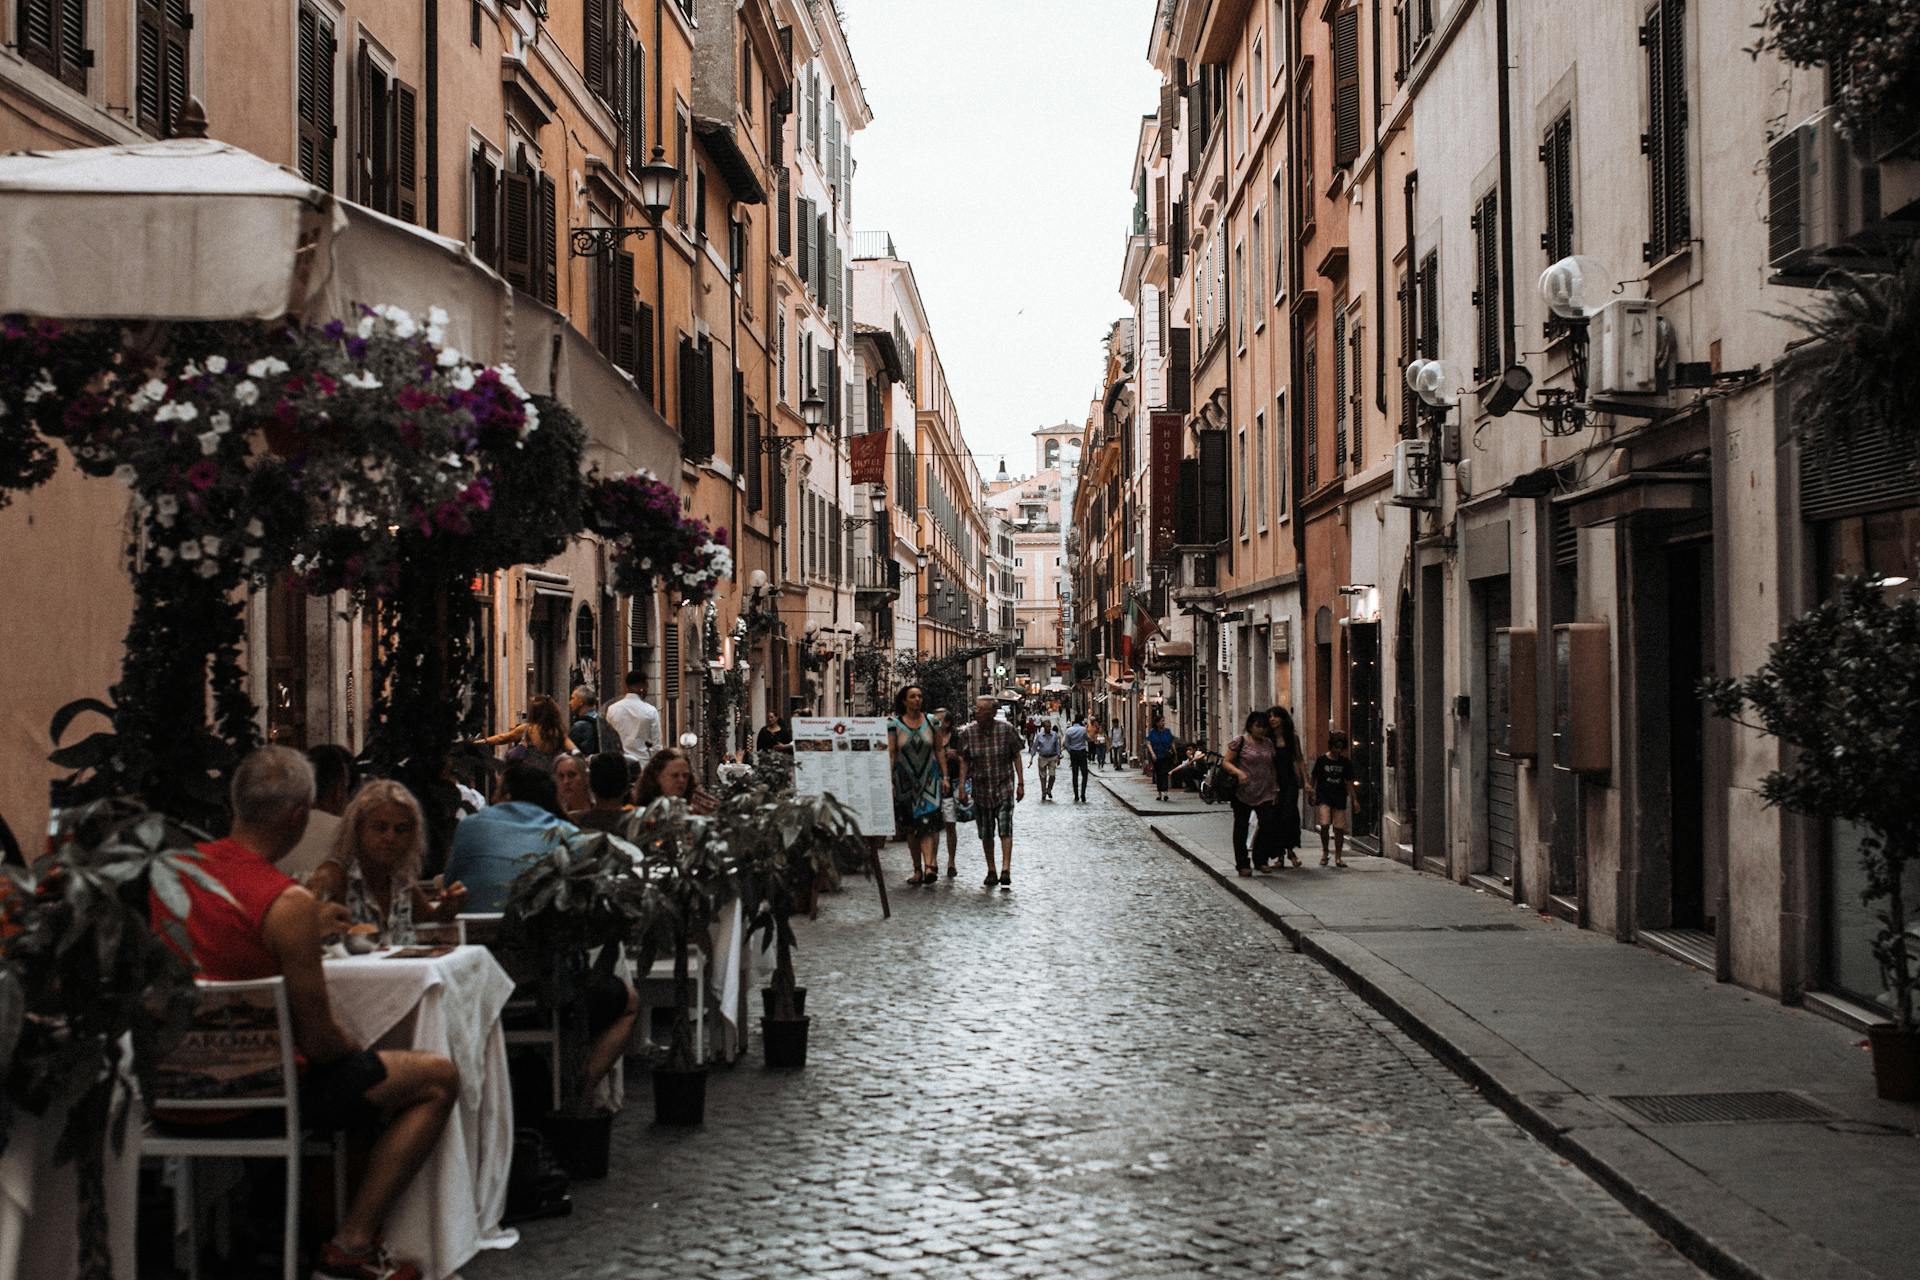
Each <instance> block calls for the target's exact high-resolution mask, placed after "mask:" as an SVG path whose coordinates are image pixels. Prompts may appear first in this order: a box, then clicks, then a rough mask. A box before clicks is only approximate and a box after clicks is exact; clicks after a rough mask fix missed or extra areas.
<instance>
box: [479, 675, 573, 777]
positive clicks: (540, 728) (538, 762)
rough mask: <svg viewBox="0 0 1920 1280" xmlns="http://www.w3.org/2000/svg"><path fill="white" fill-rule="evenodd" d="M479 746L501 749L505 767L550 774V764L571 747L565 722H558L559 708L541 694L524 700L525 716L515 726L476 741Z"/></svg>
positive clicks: (551, 766) (559, 720) (560, 720)
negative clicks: (526, 766) (504, 752)
mask: <svg viewBox="0 0 1920 1280" xmlns="http://www.w3.org/2000/svg"><path fill="white" fill-rule="evenodd" d="M480 745H482V746H486V747H501V746H504V747H506V748H507V763H508V764H530V765H532V766H534V767H535V768H537V769H545V770H546V771H548V772H549V773H551V772H552V771H553V762H554V761H555V760H556V759H558V758H559V757H560V754H561V753H562V752H563V751H566V750H567V749H568V748H569V747H570V746H571V745H572V743H571V742H570V741H569V740H568V738H567V726H566V722H565V721H563V720H562V719H561V718H560V704H559V703H557V702H555V701H554V700H553V699H552V698H550V697H548V696H547V695H546V694H544V693H536V694H534V695H533V696H532V697H531V698H528V699H527V710H526V714H525V715H524V716H522V717H521V720H520V723H519V724H516V725H514V726H513V728H511V729H507V730H505V731H503V732H500V733H496V734H494V735H493V736H492V737H488V738H482V739H480Z"/></svg>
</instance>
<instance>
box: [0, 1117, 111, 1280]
mask: <svg viewBox="0 0 1920 1280" xmlns="http://www.w3.org/2000/svg"><path fill="white" fill-rule="evenodd" d="M64 1122H65V1116H64V1115H54V1116H48V1117H46V1118H45V1119H40V1118H36V1117H34V1116H29V1115H21V1116H18V1117H16V1118H15V1120H14V1125H13V1135H12V1137H11V1138H10V1139H9V1140H8V1142H7V1150H6V1154H5V1155H3V1156H0V1280H16V1278H17V1280H73V1276H74V1275H75V1274H76V1273H77V1272H78V1270H79V1258H80V1250H79V1247H78V1246H77V1244H76V1243H75V1242H76V1240H77V1239H78V1234H77V1233H78V1230H79V1227H78V1223H77V1218H78V1215H79V1192H78V1190H77V1189H76V1186H75V1182H74V1169H75V1166H74V1165H73V1164H71V1163H69V1164H66V1165H63V1166H61V1167H60V1168H57V1169H56V1168H54V1167H53V1148H54V1144H55V1143H56V1142H58V1141H59V1137H60V1126H61V1125H62V1124H63V1123H64ZM137 1129H138V1123H137V1121H136V1123H135V1124H134V1125H133V1126H132V1127H131V1128H130V1129H129V1131H128V1134H127V1145H126V1148H125V1150H124V1151H122V1152H121V1153H120V1154H118V1155H116V1154H115V1153H114V1150H113V1144H112V1143H111V1142H109V1143H108V1144H107V1156H106V1159H107V1238H108V1240H109V1242H110V1247H111V1248H112V1250H113V1274H114V1280H133V1276H134V1270H133V1263H134V1257H133V1218H134V1202H135V1200H136V1199H137V1196H138V1189H139V1182H140V1157H139V1152H140V1140H139V1135H138V1133H137V1132H135V1130H137Z"/></svg>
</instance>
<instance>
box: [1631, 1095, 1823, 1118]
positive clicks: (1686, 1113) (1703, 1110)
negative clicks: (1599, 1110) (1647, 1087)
mask: <svg viewBox="0 0 1920 1280" xmlns="http://www.w3.org/2000/svg"><path fill="white" fill-rule="evenodd" d="M1614 1101H1615V1102H1617V1103H1619V1104H1620V1105H1621V1106H1623V1107H1626V1108H1627V1109H1628V1110H1630V1111H1632V1112H1634V1113H1636V1114H1637V1115H1640V1116H1642V1117H1644V1118H1645V1119H1647V1120H1651V1121H1652V1122H1653V1123H1654V1124H1754V1123H1759V1122H1765V1121H1780V1120H1831V1119H1833V1118H1834V1113H1833V1112H1831V1111H1829V1110H1827V1109H1826V1108H1825V1107H1823V1106H1820V1105H1819V1104H1818V1103H1813V1102H1808V1101H1807V1100H1806V1099H1805V1098H1802V1097H1800V1096H1799V1095H1798V1094H1793V1093H1777V1092H1776V1093H1655V1094H1642V1095H1638V1096H1632V1097H1615V1098H1614Z"/></svg>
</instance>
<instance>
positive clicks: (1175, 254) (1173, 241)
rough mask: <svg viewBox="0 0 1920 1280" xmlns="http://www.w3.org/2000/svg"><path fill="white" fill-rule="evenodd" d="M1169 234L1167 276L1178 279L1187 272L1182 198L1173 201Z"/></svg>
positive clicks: (1184, 215)
mask: <svg viewBox="0 0 1920 1280" xmlns="http://www.w3.org/2000/svg"><path fill="white" fill-rule="evenodd" d="M1170 221H1171V224H1172V225H1171V228H1170V234H1169V235H1168V237H1167V276H1168V278H1169V279H1173V280H1178V279H1179V278H1180V277H1181V276H1184V275H1185V274H1187V204H1186V201H1184V200H1175V201H1174V202H1173V214H1172V217H1171V219H1170Z"/></svg>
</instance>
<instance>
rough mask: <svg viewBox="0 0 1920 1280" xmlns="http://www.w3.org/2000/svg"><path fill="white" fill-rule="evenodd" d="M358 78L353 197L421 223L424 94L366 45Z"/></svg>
mask: <svg viewBox="0 0 1920 1280" xmlns="http://www.w3.org/2000/svg"><path fill="white" fill-rule="evenodd" d="M354 78H355V86H354V89H355V101H356V103H357V113H358V118H357V120H356V121H355V148H354V182H355V190H354V198H355V199H357V200H358V201H359V202H360V203H361V204H364V205H366V206H367V207H368V208H370V209H374V210H377V211H379V212H381V213H384V214H387V215H389V216H390V217H395V218H399V219H400V220H401V221H402V222H418V221H419V202H420V190H419V184H420V157H419V143H420V135H419V117H420V111H419V95H418V94H417V93H416V92H415V91H414V88H413V86H412V85H409V84H407V83H405V82H404V81H402V80H400V79H398V78H397V77H396V76H395V75H394V74H393V69H392V67H391V66H389V65H388V64H387V63H386V62H385V60H384V59H383V58H382V57H381V55H379V54H377V53H376V52H375V51H374V49H373V46H371V45H370V44H367V43H364V42H363V43H362V44H361V45H360V53H359V57H358V59H357V60H356V64H355V77H354Z"/></svg>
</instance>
